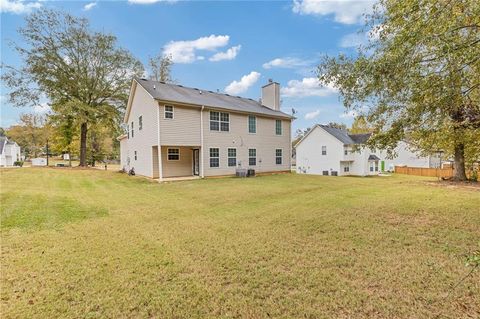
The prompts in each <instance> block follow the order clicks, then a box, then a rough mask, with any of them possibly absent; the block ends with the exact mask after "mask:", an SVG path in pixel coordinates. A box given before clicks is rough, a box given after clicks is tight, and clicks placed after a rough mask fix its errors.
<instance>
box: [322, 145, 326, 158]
mask: <svg viewBox="0 0 480 319" xmlns="http://www.w3.org/2000/svg"><path fill="white" fill-rule="evenodd" d="M324 149H325V151H324ZM323 152H325V154H323ZM326 155H327V145H322V156H326Z"/></svg>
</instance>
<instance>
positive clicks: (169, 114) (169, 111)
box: [164, 105, 173, 119]
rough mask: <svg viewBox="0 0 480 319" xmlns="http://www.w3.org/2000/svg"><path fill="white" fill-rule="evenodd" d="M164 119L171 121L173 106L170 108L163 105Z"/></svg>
mask: <svg viewBox="0 0 480 319" xmlns="http://www.w3.org/2000/svg"><path fill="white" fill-rule="evenodd" d="M164 118H166V119H173V106H171V105H165V113H164Z"/></svg>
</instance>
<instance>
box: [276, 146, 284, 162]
mask: <svg viewBox="0 0 480 319" xmlns="http://www.w3.org/2000/svg"><path fill="white" fill-rule="evenodd" d="M282 152H283V151H282V149H281V148H277V149H276V150H275V164H277V165H282Z"/></svg>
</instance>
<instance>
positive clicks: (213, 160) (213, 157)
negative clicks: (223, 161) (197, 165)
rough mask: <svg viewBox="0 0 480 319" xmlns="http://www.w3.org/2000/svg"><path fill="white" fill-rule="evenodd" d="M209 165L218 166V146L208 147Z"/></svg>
mask: <svg viewBox="0 0 480 319" xmlns="http://www.w3.org/2000/svg"><path fill="white" fill-rule="evenodd" d="M210 167H220V151H219V149H218V148H211V149H210Z"/></svg>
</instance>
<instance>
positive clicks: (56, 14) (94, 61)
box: [2, 9, 143, 166]
mask: <svg viewBox="0 0 480 319" xmlns="http://www.w3.org/2000/svg"><path fill="white" fill-rule="evenodd" d="M25 22H26V23H25V26H24V27H22V28H20V29H19V34H20V36H21V37H22V39H23V42H24V43H25V45H24V46H19V45H15V49H16V51H17V52H18V54H19V56H20V58H21V59H22V61H23V65H22V67H21V68H20V69H15V68H13V67H11V66H5V72H4V73H3V74H2V80H3V81H4V83H5V84H6V85H7V86H8V87H10V89H11V92H10V94H9V97H10V102H11V103H13V104H14V105H16V106H28V105H38V104H39V103H40V102H41V101H40V99H41V98H42V97H44V98H45V99H47V100H48V101H49V103H50V105H51V108H52V114H53V115H54V116H55V115H56V116H57V120H61V119H65V120H67V121H68V122H67V124H68V125H71V126H72V127H74V128H78V131H79V132H80V146H79V147H80V165H81V166H85V165H86V156H87V133H88V127H89V126H90V125H92V126H96V125H98V124H99V123H102V124H103V125H111V126H112V127H113V126H115V125H117V126H118V124H119V122H120V115H121V113H122V112H123V110H124V108H125V105H126V101H127V99H128V93H129V88H130V85H131V80H132V77H133V76H141V75H142V74H143V66H142V64H141V63H140V62H139V61H138V60H136V59H135V58H134V57H133V56H132V55H131V54H130V53H129V52H128V51H127V50H125V49H122V48H120V47H118V45H117V39H116V37H115V36H113V35H111V34H105V33H101V32H96V31H92V30H91V29H90V26H89V23H88V20H86V19H84V18H78V17H75V16H72V15H70V14H68V13H64V12H61V11H54V10H49V9H40V10H36V11H35V12H34V13H32V14H30V15H28V16H27V17H26V18H25Z"/></svg>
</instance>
